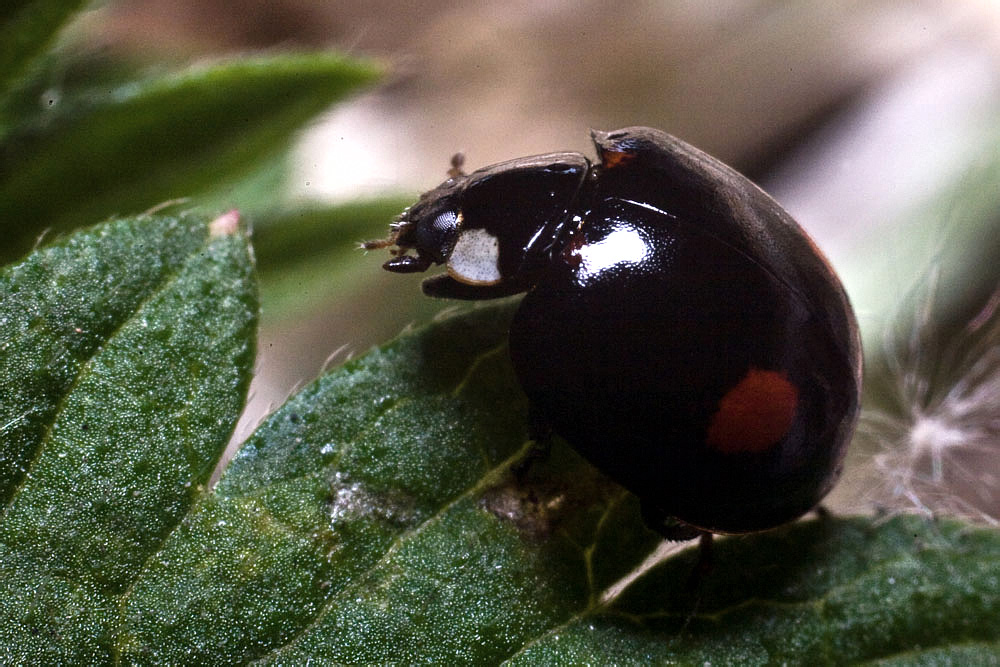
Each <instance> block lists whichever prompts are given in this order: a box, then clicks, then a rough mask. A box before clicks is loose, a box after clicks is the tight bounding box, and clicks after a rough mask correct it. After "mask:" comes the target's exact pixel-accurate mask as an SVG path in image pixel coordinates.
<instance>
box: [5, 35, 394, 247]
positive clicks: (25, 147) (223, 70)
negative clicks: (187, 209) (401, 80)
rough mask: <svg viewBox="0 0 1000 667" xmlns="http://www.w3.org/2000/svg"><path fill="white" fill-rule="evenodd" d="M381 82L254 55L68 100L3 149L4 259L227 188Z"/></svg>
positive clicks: (370, 71) (345, 67)
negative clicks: (342, 101)
mask: <svg viewBox="0 0 1000 667" xmlns="http://www.w3.org/2000/svg"><path fill="white" fill-rule="evenodd" d="M377 74H378V71H377V69H376V68H375V67H374V66H373V65H372V64H370V63H362V62H359V61H355V60H350V59H347V58H345V57H343V56H339V55H335V54H329V53H319V54H311V55H276V56H271V57H266V56H258V57H250V58H242V59H239V60H233V61H230V62H224V63H220V64H214V65H211V66H201V67H194V68H191V69H190V70H187V71H185V72H182V73H179V74H171V75H167V76H161V77H154V78H150V79H146V80H143V81H138V82H134V83H130V84H126V85H123V86H119V87H117V88H116V89H114V90H112V91H111V92H110V93H108V92H107V91H105V90H98V91H93V93H92V94H91V95H90V96H89V97H88V96H84V97H79V98H76V99H74V100H64V101H63V102H62V103H61V104H60V107H59V109H58V110H57V111H56V112H55V113H54V115H52V116H51V117H47V118H46V119H45V122H44V123H39V124H37V125H34V126H31V127H24V128H21V130H20V131H18V132H15V133H14V134H12V135H11V136H10V137H8V138H7V140H6V141H5V144H4V145H3V147H2V149H3V150H2V152H0V234H3V235H4V237H5V238H7V239H8V242H7V244H5V245H4V247H3V249H2V251H0V254H3V256H4V257H8V258H9V257H15V256H17V255H18V254H20V253H22V252H24V251H25V250H27V249H28V248H30V247H31V244H32V243H34V239H35V236H36V235H37V233H38V230H40V229H43V228H53V229H57V230H59V229H66V228H69V227H72V226H74V225H78V224H80V223H81V222H86V221H91V220H95V219H101V218H104V217H106V216H108V215H111V214H121V213H128V212H134V211H142V210H146V209H147V208H149V207H151V206H154V205H156V204H158V203H160V202H161V201H164V200H168V199H172V198H177V197H188V196H192V195H196V194H198V193H199V192H203V191H207V190H209V189H214V190H218V189H219V188H220V187H222V185H224V184H226V183H230V184H231V183H234V182H236V181H237V180H238V179H239V178H240V177H241V176H244V175H246V174H249V173H251V172H252V171H253V170H254V169H255V168H256V167H257V166H258V165H260V164H261V162H263V161H264V160H265V159H266V158H268V157H269V156H273V155H275V154H276V153H277V151H279V150H280V149H282V148H283V147H284V146H285V145H286V144H287V141H288V139H289V137H290V136H291V135H292V133H293V132H294V131H296V130H297V129H298V128H299V127H300V126H301V124H302V123H304V122H305V121H306V120H308V119H309V118H310V117H312V116H313V115H315V114H316V113H318V112H319V111H321V110H322V109H324V108H326V107H327V106H328V105H329V104H331V103H332V102H333V101H334V100H336V99H338V98H340V97H342V96H344V95H346V94H347V93H348V92H349V91H351V90H353V89H355V88H357V87H358V86H359V85H361V84H364V83H367V82H370V81H372V80H373V79H374V78H375V76H376V75H377Z"/></svg>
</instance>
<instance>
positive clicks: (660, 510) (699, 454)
mask: <svg viewBox="0 0 1000 667" xmlns="http://www.w3.org/2000/svg"><path fill="white" fill-rule="evenodd" d="M591 136H592V139H593V142H594V146H595V147H596V150H597V156H598V159H597V160H596V161H594V162H591V160H589V159H588V158H587V157H585V156H584V155H582V154H580V153H573V152H561V153H549V154H545V155H537V156H533V157H523V158H518V159H515V160H510V161H507V162H501V163H499V164H495V165H492V166H488V167H485V168H483V169H479V170H477V171H474V172H472V173H470V174H465V173H463V172H462V171H461V169H460V166H461V162H460V160H456V161H453V166H452V170H451V171H450V172H449V178H448V179H447V180H446V181H445V182H443V183H442V184H441V185H439V186H438V187H436V188H434V189H433V190H430V191H429V192H427V193H425V194H424V195H423V196H421V197H420V200H419V201H418V202H417V203H416V204H414V205H413V206H412V207H410V208H408V209H407V210H406V211H404V212H403V213H402V214H401V215H400V216H399V217H398V218H397V220H396V221H395V222H394V223H393V224H392V226H391V230H390V234H389V237H388V238H386V239H383V240H379V241H370V242H366V243H365V244H363V246H364V247H365V248H368V249H374V248H386V247H389V248H391V252H392V253H393V255H394V256H393V257H392V258H391V259H389V260H388V261H387V262H386V263H385V264H384V265H383V266H384V268H385V269H386V270H388V271H393V272H399V273H408V272H415V271H425V270H427V269H428V268H430V267H431V266H433V265H438V264H444V265H445V268H446V271H445V272H444V273H441V274H440V275H437V276H433V277H431V278H428V279H427V280H425V281H424V282H423V291H424V292H425V293H426V294H427V295H430V296H434V297H443V298H453V299H492V298H497V297H502V296H508V295H511V294H516V293H520V292H525V293H526V294H525V296H524V297H523V299H522V301H521V303H520V304H519V306H518V307H517V310H516V312H515V313H514V316H513V320H512V321H511V324H510V331H509V348H510V357H511V360H512V362H513V367H514V370H515V373H516V376H517V378H518V380H519V382H520V384H521V387H522V388H523V390H524V392H525V394H527V396H528V399H529V402H530V405H531V409H532V414H533V415H534V416H535V417H536V418H537V419H538V420H540V422H541V423H543V424H545V425H546V426H547V427H549V428H550V429H551V430H552V431H554V432H555V433H556V434H557V435H559V436H561V437H562V438H563V439H564V440H565V441H566V442H568V443H569V444H570V445H571V446H572V447H573V448H575V449H576V450H577V451H578V452H579V453H580V454H582V455H583V456H584V457H585V458H586V459H588V460H589V461H590V462H591V463H593V464H594V465H596V466H597V467H598V468H599V469H601V470H602V471H603V472H604V473H606V474H607V475H609V476H610V477H611V478H613V479H615V480H616V481H617V482H619V483H620V484H621V485H622V486H624V487H625V488H627V489H628V490H630V491H632V492H633V493H634V494H635V495H636V496H637V497H638V498H639V500H640V501H641V504H642V508H643V514H644V517H645V519H646V522H647V523H648V524H649V525H650V527H652V528H654V529H655V530H658V531H659V532H660V533H661V534H663V535H664V536H666V537H668V538H670V539H688V538H692V537H695V536H698V535H701V536H702V537H703V544H705V540H704V538H705V537H706V536H707V537H708V538H709V539H710V536H711V534H713V533H721V534H733V533H748V532H754V531H760V530H766V529H769V528H773V527H775V526H779V525H782V524H784V523H787V522H790V521H792V520H794V519H796V518H798V517H800V516H801V515H803V514H805V513H806V512H808V511H810V510H811V509H813V508H815V507H816V506H817V504H818V503H819V502H820V500H821V499H822V498H823V497H824V496H825V495H826V494H827V492H828V491H829V490H830V489H831V487H832V486H833V485H834V483H835V482H836V480H837V478H838V476H839V475H840V472H841V469H842V464H843V459H844V455H845V453H846V450H847V446H848V443H849V441H850V439H851V436H852V433H853V430H854V427H855V424H856V422H857V417H858V410H859V395H860V390H861V343H860V339H859V335H858V327H857V323H856V320H855V317H854V313H853V311H852V309H851V306H850V303H849V301H848V298H847V295H846V293H845V291H844V288H843V286H842V285H841V283H840V281H839V279H838V278H837V276H836V274H835V273H834V271H833V269H832V268H831V267H830V264H829V263H828V262H827V260H826V259H825V258H824V257H823V255H822V253H821V252H820V251H819V249H818V248H817V247H816V245H815V244H814V243H813V242H812V240H811V239H810V238H809V237H808V236H807V235H806V233H805V232H804V231H803V230H802V228H801V227H800V226H799V225H798V224H797V223H796V222H795V221H794V220H793V219H792V218H791V216H790V215H789V214H788V213H787V212H785V210H784V209H783V208H782V207H781V206H780V205H779V204H778V203H777V202H775V201H774V200H773V199H772V198H771V197H770V196H768V195H767V194H766V193H765V192H764V191H763V190H761V189H760V188H759V187H757V186H756V185H754V184H753V183H752V182H751V181H750V180H749V179H747V178H746V177H744V176H743V175H741V174H739V173H738V172H736V171H735V170H733V169H732V168H730V167H728V166H726V165H725V164H723V163H722V162H720V161H718V160H716V159H714V158H712V157H710V156H709V155H707V154H705V153H703V152H702V151H700V150H698V149H696V148H694V147H692V146H690V145H688V144H686V143H684V142H683V141H681V140H679V139H676V138H675V137H673V136H670V135H668V134H666V133H664V132H662V131H659V130H655V129H651V128H646V127H629V128H625V129H621V130H615V131H613V132H599V131H592V132H591Z"/></svg>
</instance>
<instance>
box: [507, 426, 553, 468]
mask: <svg viewBox="0 0 1000 667" xmlns="http://www.w3.org/2000/svg"><path fill="white" fill-rule="evenodd" d="M528 438H529V439H530V440H531V448H530V449H529V450H528V452H527V454H525V455H524V458H523V459H521V461H520V462H518V464H517V465H515V466H514V469H513V473H514V478H515V479H517V481H518V482H523V481H525V478H526V477H527V476H528V473H529V472H530V471H531V468H532V466H534V465H535V463H537V462H539V461H544V460H546V459H547V458H549V453H550V452H551V451H552V426H551V425H550V424H549V423H548V422H547V421H545V420H544V419H542V418H541V417H540V416H539V415H538V413H537V411H535V410H533V409H532V410H531V411H530V412H529V413H528Z"/></svg>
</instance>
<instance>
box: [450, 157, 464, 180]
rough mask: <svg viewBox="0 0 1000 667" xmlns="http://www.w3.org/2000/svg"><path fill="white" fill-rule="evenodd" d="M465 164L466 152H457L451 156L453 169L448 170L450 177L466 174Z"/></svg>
mask: <svg viewBox="0 0 1000 667" xmlns="http://www.w3.org/2000/svg"><path fill="white" fill-rule="evenodd" d="M463 164H465V153H455V154H454V155H452V156H451V169H449V170H448V178H458V177H459V176H465V172H464V171H462V165H463Z"/></svg>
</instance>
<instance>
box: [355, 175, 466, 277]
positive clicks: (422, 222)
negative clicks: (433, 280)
mask: <svg viewBox="0 0 1000 667" xmlns="http://www.w3.org/2000/svg"><path fill="white" fill-rule="evenodd" d="M466 180H468V177H467V176H466V175H465V174H461V173H457V174H455V175H454V176H453V177H452V178H449V179H448V180H447V181H445V182H444V183H442V184H441V185H439V186H437V187H436V188H434V189H433V190H430V191H428V192H425V193H424V194H423V195H421V197H420V200H419V201H418V202H417V203H416V204H414V205H413V206H410V207H409V208H407V209H406V210H405V211H403V212H402V213H401V214H400V215H399V217H398V218H396V220H395V221H393V223H392V225H391V226H390V229H389V236H388V237H387V238H385V239H379V240H377V241H365V242H364V243H362V244H361V247H362V248H364V249H365V250H374V249H377V248H390V252H391V253H392V254H393V255H395V256H394V257H393V258H392V259H390V260H389V261H387V262H386V263H385V264H383V265H382V268H384V269H385V270H386V271H392V272H394V273H416V272H419V271H426V270H427V269H428V268H429V267H430V265H431V264H441V263H442V262H444V261H445V260H446V259H447V258H448V256H449V255H450V254H451V251H452V248H454V246H455V240H456V239H457V238H458V230H459V227H460V225H461V216H462V213H461V207H460V205H459V200H460V193H461V190H462V185H463V184H464V182H465V181H466ZM410 250H413V251H415V252H416V254H415V255H409V254H407V252H408V251H410Z"/></svg>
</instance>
